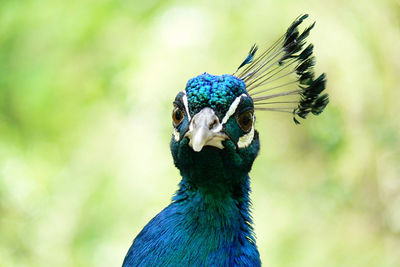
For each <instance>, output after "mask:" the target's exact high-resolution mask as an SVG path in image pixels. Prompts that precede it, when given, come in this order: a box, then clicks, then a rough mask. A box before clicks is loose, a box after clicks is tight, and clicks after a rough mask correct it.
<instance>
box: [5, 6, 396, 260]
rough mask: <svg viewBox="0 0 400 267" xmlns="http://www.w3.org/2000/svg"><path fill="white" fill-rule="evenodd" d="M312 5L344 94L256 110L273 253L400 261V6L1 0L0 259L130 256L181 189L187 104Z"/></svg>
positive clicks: (259, 221)
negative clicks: (315, 108)
mask: <svg viewBox="0 0 400 267" xmlns="http://www.w3.org/2000/svg"><path fill="white" fill-rule="evenodd" d="M301 13H309V14H310V15H311V16H310V18H309V19H308V22H309V23H311V22H312V21H317V24H316V27H315V28H314V30H313V32H312V34H311V38H310V39H311V41H312V42H313V43H314V45H315V53H316V56H317V70H318V72H326V73H327V76H328V92H329V93H330V99H331V102H330V104H329V105H328V107H327V109H326V111H325V112H324V113H323V114H322V115H321V116H319V117H313V118H312V119H309V120H306V121H304V122H303V123H302V124H301V125H300V126H296V125H295V124H294V123H293V122H292V119H291V117H290V116H285V115H282V114H274V113H262V114H258V117H257V119H258V120H257V128H258V129H259V131H260V134H261V144H262V150H261V153H260V155H259V157H258V159H257V160H256V162H255V164H254V167H253V170H252V172H251V177H252V188H253V194H252V199H253V203H254V211H253V216H254V221H255V232H256V234H257V243H258V246H259V250H260V253H261V258H262V261H263V264H264V265H265V266H393V267H394V266H400V119H399V116H400V115H399V114H400V105H399V99H400V88H399V84H400V78H399V77H400V33H399V29H400V4H399V1H381V0H375V1H372V0H371V1H362V0H358V1H343V0H336V1H317V0H314V1H312V0H308V1H295V0H293V1H292V0H287V1H264V0H258V1H238V0H236V1H224V2H220V1H203V2H202V3H198V2H197V1H193V0H189V1H173V0H171V1H128V0H86V1H80V0H79V1H78V0H71V1H61V0H21V1H15V0H1V3H0V265H1V266H120V265H121V263H122V261H123V258H124V256H125V253H126V251H127V249H128V248H129V246H130V244H131V242H132V240H133V238H134V237H135V236H136V235H137V234H138V232H139V231H140V230H141V229H142V227H143V226H144V225H145V224H146V223H147V222H148V221H149V220H150V219H151V218H152V217H153V216H154V215H155V214H156V213H158V212H159V211H160V210H161V209H162V208H163V207H165V206H166V205H167V204H168V203H169V201H170V198H171V196H172V194H173V192H174V191H175V190H176V189H177V184H178V182H179V177H180V176H179V173H178V171H177V170H176V169H175V168H174V166H173V162H172V159H171V156H170V152H169V140H170V138H171V133H172V126H171V111H172V104H171V103H172V100H173V98H174V97H175V94H176V93H177V92H178V91H180V90H182V89H184V87H185V84H186V81H187V80H188V79H189V78H191V77H193V76H195V75H198V74H200V73H202V72H204V71H207V72H209V73H212V74H223V73H232V72H233V71H234V69H235V68H236V67H237V66H238V64H240V62H241V61H242V60H243V58H244V57H245V56H246V54H247V52H248V50H249V48H250V46H251V45H252V44H253V43H254V42H257V43H259V44H268V43H272V42H273V41H274V40H275V39H276V38H278V37H279V36H280V35H281V34H282V33H283V32H284V31H285V30H286V28H287V26H288V25H289V24H290V23H291V22H292V20H293V19H294V18H296V17H297V16H298V15H299V14H301Z"/></svg>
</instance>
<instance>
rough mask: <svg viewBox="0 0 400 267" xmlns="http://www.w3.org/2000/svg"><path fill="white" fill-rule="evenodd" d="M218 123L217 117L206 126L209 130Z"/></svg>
mask: <svg viewBox="0 0 400 267" xmlns="http://www.w3.org/2000/svg"><path fill="white" fill-rule="evenodd" d="M217 125H218V119H217V118H215V119H214V120H213V121H212V122H211V123H210V126H209V127H208V129H209V130H212V129H214V128H215V127H216V126H217Z"/></svg>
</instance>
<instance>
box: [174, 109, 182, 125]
mask: <svg viewBox="0 0 400 267" xmlns="http://www.w3.org/2000/svg"><path fill="white" fill-rule="evenodd" d="M183 118H184V115H183V111H182V110H181V109H180V108H179V107H178V106H174V110H173V111H172V122H173V123H174V126H175V127H176V126H178V125H179V124H181V122H182V121H183Z"/></svg>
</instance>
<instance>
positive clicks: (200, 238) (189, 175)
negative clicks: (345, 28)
mask: <svg viewBox="0 0 400 267" xmlns="http://www.w3.org/2000/svg"><path fill="white" fill-rule="evenodd" d="M307 17H308V15H301V16H299V17H297V18H296V19H295V20H294V22H293V23H292V24H291V25H290V26H289V28H288V29H287V31H286V32H285V34H283V35H282V36H281V37H280V38H279V39H278V40H277V41H276V42H275V43H273V44H272V45H271V46H270V47H269V48H267V49H266V50H264V51H263V52H262V53H260V54H259V55H256V54H257V51H258V46H257V45H253V46H252V47H251V49H250V51H249V53H248V55H247V57H246V58H245V60H244V61H243V62H242V63H241V64H240V65H239V67H238V68H237V69H236V71H235V72H234V73H233V74H232V75H231V74H224V75H220V76H217V75H211V74H208V73H203V74H201V75H199V76H197V77H194V78H192V79H190V80H189V81H188V82H187V84H186V88H185V89H184V90H183V91H180V92H179V93H178V94H177V95H176V97H175V100H174V102H173V111H172V124H173V134H172V139H171V144H170V147H171V152H172V157H173V161H174V164H175V166H176V167H177V168H178V169H179V171H180V174H181V176H182V180H181V181H180V183H179V189H178V190H177V191H176V193H175V194H174V196H173V197H172V202H171V204H169V206H167V207H166V208H165V209H164V210H162V211H161V212H160V213H159V214H158V215H156V216H155V217H154V218H153V219H152V220H151V221H150V222H149V223H148V224H147V225H146V226H145V227H144V228H143V230H142V231H141V232H140V233H139V235H138V236H137V237H136V238H135V239H134V241H133V244H132V245H131V247H130V249H129V251H128V253H127V254H126V256H125V259H124V262H123V266H124V267H128V266H260V265H261V261H260V255H259V252H258V250H257V246H256V241H255V234H254V231H253V227H252V217H251V201H250V197H249V194H250V183H249V179H250V178H249V172H250V170H251V167H252V164H253V162H254V160H255V158H256V157H257V154H258V152H259V149H260V141H259V134H258V132H257V131H256V130H255V128H254V124H255V120H256V117H255V115H254V111H257V110H260V111H275V112H283V113H288V114H289V115H290V117H292V118H293V120H294V123H296V124H299V123H300V120H301V119H306V117H307V116H308V115H309V114H310V113H311V114H314V115H318V114H320V113H321V112H322V111H323V110H324V108H325V107H326V105H327V104H328V102H329V98H328V95H327V94H325V93H324V94H323V91H324V89H325V86H326V76H325V74H321V75H319V76H316V75H315V74H314V64H315V58H314V56H313V45H312V44H308V43H307V41H306V38H307V36H308V35H309V33H310V31H311V29H312V28H313V27H314V24H315V22H314V23H313V24H311V25H310V26H308V27H306V28H305V29H304V30H303V31H300V30H299V25H300V24H301V23H302V22H303V21H304V20H305V19H306V18H307Z"/></svg>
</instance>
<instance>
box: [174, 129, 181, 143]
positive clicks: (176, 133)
mask: <svg viewBox="0 0 400 267" xmlns="http://www.w3.org/2000/svg"><path fill="white" fill-rule="evenodd" d="M174 139H175V141H177V142H178V141H179V139H180V137H179V132H178V130H177V129H176V128H174Z"/></svg>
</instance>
